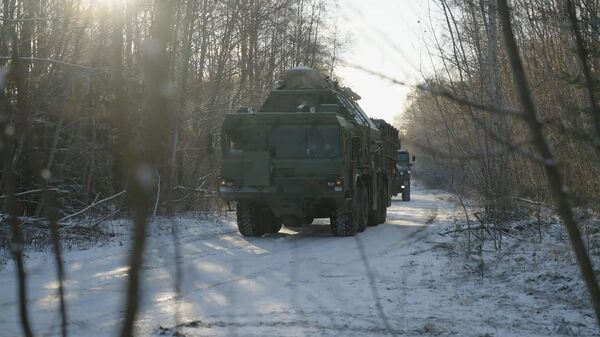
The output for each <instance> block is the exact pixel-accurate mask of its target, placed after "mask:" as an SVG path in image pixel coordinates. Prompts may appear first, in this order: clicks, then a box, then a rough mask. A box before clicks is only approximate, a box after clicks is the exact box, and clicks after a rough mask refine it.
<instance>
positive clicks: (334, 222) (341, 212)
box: [330, 198, 358, 236]
mask: <svg viewBox="0 0 600 337" xmlns="http://www.w3.org/2000/svg"><path fill="white" fill-rule="evenodd" d="M356 199H357V200H358V198H356ZM357 203H358V202H354V201H353V202H352V204H353V206H354V205H355V204H357ZM330 221H331V224H330V226H331V232H332V233H333V235H335V236H354V235H356V232H357V230H358V216H357V214H356V212H348V210H347V209H346V208H345V207H339V208H336V210H335V211H334V212H333V215H332V216H331V218H330Z"/></svg>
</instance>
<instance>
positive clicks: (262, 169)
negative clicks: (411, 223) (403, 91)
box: [219, 67, 399, 236]
mask: <svg viewBox="0 0 600 337" xmlns="http://www.w3.org/2000/svg"><path fill="white" fill-rule="evenodd" d="M359 99H360V96H358V95H357V94H356V93H354V92H353V91H352V90H350V89H348V88H341V87H340V86H338V85H337V83H335V82H333V81H331V80H329V79H327V78H325V77H323V76H321V74H320V73H319V72H318V71H316V70H314V69H310V68H306V67H297V68H293V69H290V70H288V71H286V72H285V73H284V75H283V78H282V80H280V81H278V83H277V86H276V88H275V89H274V90H273V91H272V92H271V93H270V95H269V96H268V98H267V99H266V101H265V102H264V103H263V104H262V106H261V107H260V108H259V109H258V110H254V109H248V108H242V109H240V110H239V111H238V113H232V114H228V115H227V116H226V118H225V120H224V122H223V126H222V129H221V154H222V161H221V171H220V186H219V195H220V197H221V198H223V199H225V200H226V201H228V202H231V201H235V202H236V205H237V207H236V213H237V224H238V228H239V231H240V233H241V234H242V235H244V236H262V235H264V234H266V233H277V232H278V231H279V230H280V229H281V227H282V225H283V224H285V225H286V226H299V225H303V224H311V223H312V222H313V220H314V219H315V218H329V220H330V227H331V231H332V233H333V234H334V235H336V236H353V235H355V234H356V233H357V232H362V231H364V230H365V229H366V227H367V226H375V225H377V224H380V223H383V222H385V219H386V214H387V207H388V206H390V205H391V196H392V195H393V194H396V193H398V191H397V187H396V186H397V184H395V183H396V180H397V178H396V177H397V176H398V173H397V165H396V164H397V156H396V155H395V154H396V151H397V150H398V149H399V138H398V130H396V129H395V128H394V127H392V126H391V125H389V124H387V123H386V122H385V121H383V120H371V119H369V118H368V117H367V115H366V114H365V113H364V111H363V110H362V109H361V107H360V106H359V105H358V104H357V100H359Z"/></svg>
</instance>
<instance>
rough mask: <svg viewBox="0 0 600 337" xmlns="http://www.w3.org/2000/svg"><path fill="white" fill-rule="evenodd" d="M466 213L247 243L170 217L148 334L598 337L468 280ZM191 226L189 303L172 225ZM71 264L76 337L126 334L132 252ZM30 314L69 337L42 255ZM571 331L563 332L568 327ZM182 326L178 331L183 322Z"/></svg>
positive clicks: (587, 324) (417, 207)
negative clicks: (458, 234) (462, 241)
mask: <svg viewBox="0 0 600 337" xmlns="http://www.w3.org/2000/svg"><path fill="white" fill-rule="evenodd" d="M455 207H456V204H455V202H453V201H452V198H450V197H449V196H448V195H445V194H443V193H437V192H433V191H428V190H424V189H422V188H415V190H414V191H413V200H412V201H411V202H402V201H400V200H394V202H393V205H392V207H391V208H390V209H389V211H388V220H387V222H386V223H385V224H382V225H379V226H377V227H370V228H368V229H367V231H366V232H364V233H361V234H359V235H357V236H356V237H353V238H336V237H333V236H332V235H331V234H330V231H329V226H328V223H327V222H325V221H322V222H319V221H317V225H314V226H311V227H307V228H302V229H295V230H291V229H285V228H284V230H282V232H281V233H279V234H277V235H272V236H268V237H264V238H250V239H248V238H244V237H242V236H241V235H239V234H238V233H237V230H236V228H235V224H234V223H233V222H228V221H225V222H218V223H215V222H208V221H196V220H193V219H190V218H176V219H160V220H157V221H155V223H154V224H153V230H152V234H151V235H150V237H149V242H148V246H147V254H146V261H145V267H144V295H143V298H144V299H143V305H142V310H141V312H140V315H139V321H138V330H137V331H138V335H139V336H284V335H285V336H380V335H383V336H389V335H391V336H394V335H398V336H420V335H423V336H454V335H457V336H548V335H550V334H558V335H563V334H566V335H568V334H570V333H571V332H573V331H575V333H576V334H577V335H590V334H596V333H597V331H596V330H595V327H594V322H593V319H592V318H591V317H590V316H589V310H588V309H587V308H583V309H581V308H579V309H577V310H576V309H574V308H573V307H572V306H568V305H566V304H560V303H558V304H557V303H555V301H554V300H552V299H545V298H541V297H539V296H538V297H535V296H529V295H527V294H525V293H524V291H523V289H513V287H512V286H511V280H510V279H500V280H498V279H492V280H489V281H481V280H479V279H478V278H476V277H465V272H464V268H463V267H464V265H463V264H462V263H461V262H460V261H461V259H462V258H457V257H456V256H455V255H456V254H455V253H453V252H452V245H451V244H450V243H449V242H446V241H444V240H442V239H443V238H441V237H440V236H438V235H437V232H438V231H439V230H440V229H439V228H440V226H444V225H448V224H449V223H450V222H451V221H452V214H453V212H454V209H455ZM173 221H176V222H177V223H178V225H179V226H180V229H181V257H180V258H179V259H178V261H179V263H180V266H181V268H182V280H181V289H182V291H181V297H180V299H179V300H176V298H177V296H176V293H175V292H174V284H175V277H174V275H175V260H176V258H175V256H176V254H175V249H174V247H175V246H174V244H173V241H172V237H171V235H170V234H169V233H168V230H167V229H168V228H170V227H171V225H172V222H173ZM121 241H123V244H120V243H119V240H118V237H117V240H115V242H112V243H110V244H109V245H106V246H103V247H93V248H91V249H88V250H84V251H80V250H79V251H75V250H72V251H69V252H67V253H66V254H65V262H66V265H67V274H68V282H67V284H66V288H67V294H68V296H67V300H68V303H67V304H68V311H69V321H70V332H71V335H72V336H115V335H116V334H117V328H116V327H117V326H118V325H119V322H120V319H121V317H122V316H123V315H122V312H121V308H122V307H123V301H124V298H123V295H124V285H125V280H126V276H127V268H126V259H127V255H128V253H129V250H128V248H127V246H128V241H127V240H126V238H121ZM26 263H27V268H28V271H29V277H30V278H29V291H30V301H31V303H30V308H31V316H32V322H33V326H34V329H35V331H36V332H38V333H39V334H40V335H46V336H54V335H58V334H59V319H58V311H57V298H56V296H55V292H56V282H55V281H54V279H55V277H54V267H53V262H52V258H51V254H50V253H44V252H40V253H31V254H29V258H28V259H27V261H26ZM0 268H1V269H0V288H1V289H4V290H5V291H3V292H2V293H0V313H1V314H0V336H20V334H21V333H20V328H19V325H18V316H17V304H16V303H17V302H16V295H15V294H16V282H15V278H14V266H13V265H12V264H11V263H9V264H7V265H5V266H3V267H0ZM561 318H562V319H563V320H564V319H566V320H567V323H568V322H576V323H577V324H575V325H573V324H570V325H569V326H567V329H566V330H565V331H563V330H561V329H560V327H561V326H560V323H561V322H560V321H557V320H560V319H561ZM176 320H177V321H176Z"/></svg>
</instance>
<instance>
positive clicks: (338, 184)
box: [327, 177, 344, 192]
mask: <svg viewBox="0 0 600 337" xmlns="http://www.w3.org/2000/svg"><path fill="white" fill-rule="evenodd" d="M327 187H330V188H333V189H334V191H336V192H340V191H343V190H344V179H343V178H341V177H339V178H335V180H328V181H327Z"/></svg>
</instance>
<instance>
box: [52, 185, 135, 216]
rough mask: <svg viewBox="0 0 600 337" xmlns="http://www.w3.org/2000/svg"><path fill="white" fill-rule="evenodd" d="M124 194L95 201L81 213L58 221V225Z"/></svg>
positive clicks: (120, 193) (122, 192)
mask: <svg viewBox="0 0 600 337" xmlns="http://www.w3.org/2000/svg"><path fill="white" fill-rule="evenodd" d="M126 192H127V191H121V192H119V193H117V194H115V195H113V196H111V197H108V198H104V199H102V200H100V201H95V202H93V203H92V204H90V205H89V206H87V207H86V208H84V209H82V210H81V211H79V212H76V213H73V214H71V215H67V216H65V217H63V218H62V219H60V220H58V222H59V223H63V222H65V221H67V220H69V219H71V218H73V217H76V216H78V215H81V214H83V213H85V212H87V211H88V210H90V209H92V208H94V207H96V206H98V205H100V204H103V203H105V202H107V201H110V200H112V199H115V198H117V197H120V196H122V195H123V194H125V193H126Z"/></svg>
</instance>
